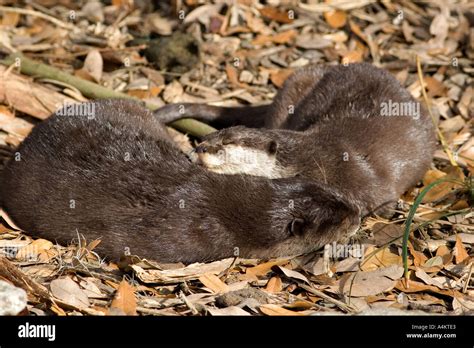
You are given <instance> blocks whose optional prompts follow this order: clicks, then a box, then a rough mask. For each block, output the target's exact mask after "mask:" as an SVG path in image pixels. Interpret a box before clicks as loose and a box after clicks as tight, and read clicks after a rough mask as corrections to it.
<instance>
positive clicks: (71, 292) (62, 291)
mask: <svg viewBox="0 0 474 348" xmlns="http://www.w3.org/2000/svg"><path fill="white" fill-rule="evenodd" d="M49 288H50V289H51V293H52V294H53V296H54V297H56V298H57V299H59V300H62V301H63V302H65V303H67V304H69V305H71V306H74V307H77V308H84V307H86V308H87V307H89V306H90V302H89V298H88V297H87V295H86V293H85V292H84V291H83V290H82V289H81V288H80V287H79V285H77V284H76V282H75V281H73V280H72V279H71V278H69V277H65V278H59V279H54V280H53V281H51V283H50V284H49Z"/></svg>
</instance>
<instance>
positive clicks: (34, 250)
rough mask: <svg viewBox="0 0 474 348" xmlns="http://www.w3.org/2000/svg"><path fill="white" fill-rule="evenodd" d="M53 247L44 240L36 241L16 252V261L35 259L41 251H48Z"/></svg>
mask: <svg viewBox="0 0 474 348" xmlns="http://www.w3.org/2000/svg"><path fill="white" fill-rule="evenodd" d="M52 247H53V243H51V242H50V241H49V240H46V239H36V240H34V241H33V242H32V243H30V244H29V245H27V246H25V247H23V248H21V249H20V250H18V253H17V254H16V259H17V260H31V259H37V258H38V256H39V254H40V253H41V252H43V251H46V250H49V249H51V248H52Z"/></svg>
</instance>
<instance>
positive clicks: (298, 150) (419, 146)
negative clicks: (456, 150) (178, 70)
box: [196, 64, 436, 213]
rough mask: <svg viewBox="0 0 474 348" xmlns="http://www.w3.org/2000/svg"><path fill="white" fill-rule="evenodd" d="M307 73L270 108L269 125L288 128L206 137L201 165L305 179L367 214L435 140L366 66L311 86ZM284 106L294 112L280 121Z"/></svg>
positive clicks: (405, 101) (422, 162)
mask: <svg viewBox="0 0 474 348" xmlns="http://www.w3.org/2000/svg"><path fill="white" fill-rule="evenodd" d="M305 71H306V73H301V72H300V73H299V74H298V75H296V76H295V77H294V78H297V77H298V78H301V79H302V81H303V82H301V81H298V82H299V83H300V84H301V85H303V86H305V87H306V88H300V89H298V95H297V96H296V97H295V94H289V93H288V88H289V87H290V86H292V85H294V84H295V83H296V82H295V81H293V80H291V79H290V81H289V83H288V84H285V87H284V88H283V90H282V92H281V93H280V94H279V95H278V96H277V98H276V99H275V102H274V103H273V104H271V105H270V106H269V107H270V108H272V109H274V110H276V111H275V112H276V117H274V118H270V119H267V120H269V122H270V123H268V122H267V126H270V125H276V128H280V127H284V128H285V127H286V128H288V129H265V128H263V129H253V128H245V127H242V126H237V127H231V128H227V129H224V130H221V131H219V132H216V133H213V134H210V135H208V136H207V137H205V138H204V139H203V143H202V144H201V145H200V146H198V147H197V148H196V152H197V153H198V157H199V161H200V163H201V164H203V165H204V166H206V167H207V168H208V169H210V170H212V171H214V172H217V173H222V174H237V173H242V174H248V175H258V176H265V177H268V178H282V177H293V176H303V177H306V178H310V179H313V180H316V181H318V182H322V183H326V184H328V185H330V186H332V187H335V188H337V189H338V190H340V191H341V192H343V193H344V194H345V195H346V196H347V197H351V198H352V199H353V200H355V201H357V202H358V205H359V207H360V208H361V210H362V211H363V212H364V213H368V212H372V211H375V210H376V209H377V208H378V207H383V206H385V205H386V204H388V203H389V202H394V201H396V200H397V199H398V198H399V197H400V195H401V194H402V193H403V192H404V191H406V190H407V189H408V188H409V187H411V186H413V185H414V184H415V183H416V182H417V181H418V180H419V179H420V178H421V177H422V175H423V173H424V172H425V171H426V170H427V169H428V167H429V165H430V163H431V159H432V155H433V152H434V149H435V144H436V138H435V134H434V127H433V124H432V121H431V119H430V118H429V116H428V114H427V113H426V111H425V110H424V108H422V107H421V105H420V103H418V102H417V101H415V100H414V99H413V98H412V96H411V95H410V94H409V92H408V91H407V90H405V89H404V88H403V87H402V86H401V85H400V84H399V83H398V81H397V80H396V79H395V78H393V77H392V76H391V75H390V74H389V73H387V72H385V71H383V70H381V69H378V68H375V67H373V66H371V65H369V64H352V65H348V66H347V67H345V66H338V67H330V68H326V70H325V72H324V73H323V75H322V77H321V78H320V80H319V81H317V82H316V83H313V84H311V83H309V82H308V80H306V79H307V78H308V76H312V75H311V74H312V73H313V74H314V75H313V77H314V76H316V75H319V74H320V72H321V71H322V70H321V69H319V68H314V69H313V68H308V69H306V70H303V72H305ZM308 86H310V87H308ZM285 98H286V99H285ZM284 100H286V101H284ZM282 101H284V102H282ZM288 101H290V102H296V107H295V110H296V111H295V113H294V114H287V115H286V118H285V115H284V112H283V110H284V108H282V105H283V104H285V103H286V102H288ZM278 110H279V111H278ZM273 121H275V122H276V123H271V122H273ZM379 212H380V211H379Z"/></svg>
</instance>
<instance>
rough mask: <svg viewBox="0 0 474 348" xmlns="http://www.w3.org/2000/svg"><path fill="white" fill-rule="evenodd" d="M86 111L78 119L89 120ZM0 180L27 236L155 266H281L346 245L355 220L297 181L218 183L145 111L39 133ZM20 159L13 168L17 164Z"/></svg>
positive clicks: (91, 115)
mask: <svg viewBox="0 0 474 348" xmlns="http://www.w3.org/2000/svg"><path fill="white" fill-rule="evenodd" d="M84 110H85V111H84ZM18 153H19V155H20V156H15V157H16V158H12V159H10V161H9V162H8V163H7V165H6V167H5V168H4V170H3V171H2V173H1V178H0V179H1V181H0V206H1V207H2V208H3V209H4V210H5V211H6V212H7V213H8V215H9V216H10V217H11V218H12V220H13V221H14V222H15V223H16V224H17V225H18V226H19V227H20V228H22V229H24V230H25V231H28V232H29V233H31V234H32V235H33V236H38V237H42V238H47V239H49V240H52V241H57V242H59V243H68V242H70V241H71V240H72V239H73V238H76V237H77V235H78V234H82V235H83V236H85V238H86V239H87V240H93V239H101V240H102V242H101V244H100V245H99V246H98V248H97V251H98V252H99V253H101V254H103V255H106V256H110V257H113V258H117V257H119V256H120V255H122V254H123V252H124V251H125V250H127V248H129V249H130V252H131V253H132V254H137V255H139V256H141V257H146V258H152V259H156V260H159V261H162V262H178V261H181V262H186V263H189V262H195V261H210V260H216V259H220V258H225V257H230V256H233V255H235V253H236V251H238V253H239V255H240V256H241V257H257V258H266V257H278V256H283V255H293V254H300V253H305V252H309V251H311V250H314V249H317V248H319V247H321V246H323V245H324V244H326V243H330V242H333V241H336V240H338V239H340V238H341V237H344V236H347V235H350V234H351V233H353V232H354V231H355V230H356V229H357V227H358V224H359V210H358V208H357V206H355V205H354V204H353V203H352V202H351V201H350V199H348V198H346V197H343V196H342V195H341V194H340V193H339V192H338V190H336V189H332V188H329V187H327V185H324V184H321V183H317V182H313V181H312V180H308V179H304V178H289V179H277V180H269V179H267V178H261V177H255V176H245V175H219V174H215V173H212V172H210V171H207V170H206V169H204V168H203V167H201V166H198V165H196V164H193V163H191V162H190V161H189V160H188V159H187V157H186V156H185V155H184V154H183V153H182V152H180V150H179V149H178V148H177V147H176V146H175V145H174V144H173V143H172V141H171V140H170V138H169V136H168V134H167V132H166V129H165V128H164V126H163V125H162V124H161V123H159V122H157V121H156V119H155V118H154V117H153V116H152V114H151V113H149V112H148V111H147V110H146V109H144V108H143V107H141V106H140V105H138V104H136V103H134V102H131V101H125V100H102V101H97V102H93V103H84V104H79V106H78V107H76V108H71V107H69V108H65V109H62V110H60V111H57V112H56V113H55V114H54V115H52V116H51V117H50V118H49V119H47V120H46V121H44V122H43V123H41V124H39V125H38V126H37V127H35V128H34V130H33V131H32V132H31V134H30V135H29V136H28V137H27V138H26V139H25V141H24V142H23V143H22V144H21V145H20V147H19V149H18ZM16 159H18V160H16Z"/></svg>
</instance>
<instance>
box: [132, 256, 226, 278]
mask: <svg viewBox="0 0 474 348" xmlns="http://www.w3.org/2000/svg"><path fill="white" fill-rule="evenodd" d="M233 260H234V259H232V258H229V259H224V260H219V261H214V262H210V263H193V264H191V265H188V266H186V267H181V268H176V269H168V270H157V269H149V270H145V269H143V268H142V267H140V266H137V265H131V266H130V267H131V268H132V269H133V271H134V272H135V274H136V276H137V277H138V278H139V279H140V280H141V281H142V282H144V283H163V284H170V283H180V282H183V281H186V280H191V279H198V278H199V277H201V276H202V275H204V274H206V273H212V274H219V273H221V272H223V271H225V270H226V269H227V268H229V267H230V266H231V265H232V263H233Z"/></svg>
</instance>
